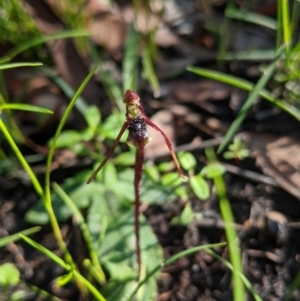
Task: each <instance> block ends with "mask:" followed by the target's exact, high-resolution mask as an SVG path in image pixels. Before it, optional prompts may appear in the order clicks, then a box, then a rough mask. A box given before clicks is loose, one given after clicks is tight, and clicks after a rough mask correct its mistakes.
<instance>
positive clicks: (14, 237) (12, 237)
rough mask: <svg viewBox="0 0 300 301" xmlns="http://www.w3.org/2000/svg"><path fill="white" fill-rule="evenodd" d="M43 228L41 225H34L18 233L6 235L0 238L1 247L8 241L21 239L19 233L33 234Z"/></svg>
mask: <svg viewBox="0 0 300 301" xmlns="http://www.w3.org/2000/svg"><path fill="white" fill-rule="evenodd" d="M41 229H42V228H41V227H39V226H38V227H33V228H29V229H26V230H23V231H21V232H18V233H16V234H12V235H9V236H4V237H1V238H0V248H1V247H4V246H6V245H7V244H8V243H10V242H14V241H17V240H19V239H20V235H19V234H23V235H31V234H33V233H36V232H39V231H40V230H41Z"/></svg>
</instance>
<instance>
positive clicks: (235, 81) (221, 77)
mask: <svg viewBox="0 0 300 301" xmlns="http://www.w3.org/2000/svg"><path fill="white" fill-rule="evenodd" d="M187 70H188V71H190V72H193V73H195V74H198V75H200V76H204V77H206V78H210V79H213V80H217V81H220V82H223V83H225V84H229V85H232V86H235V87H238V88H241V89H243V90H246V91H252V90H253V88H254V84H253V83H251V82H249V81H247V80H244V79H242V78H239V77H236V76H232V75H230V74H226V73H222V72H218V71H214V70H208V69H205V68H198V67H192V66H190V67H188V68H187ZM259 96H261V97H262V98H263V99H265V100H267V101H269V102H270V103H271V104H273V105H275V106H276V107H278V108H280V109H281V110H283V111H284V112H286V113H288V114H290V115H291V116H293V117H294V118H295V119H296V120H298V121H300V111H299V109H298V108H296V107H294V106H292V105H290V104H288V103H286V102H285V101H284V100H281V99H276V98H274V97H273V96H272V94H271V93H270V92H269V91H267V90H265V89H262V90H260V91H259Z"/></svg>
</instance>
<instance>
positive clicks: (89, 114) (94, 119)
mask: <svg viewBox="0 0 300 301" xmlns="http://www.w3.org/2000/svg"><path fill="white" fill-rule="evenodd" d="M84 118H85V120H86V121H87V123H88V126H89V127H90V128H92V129H94V128H96V127H97V126H98V125H99V123H100V120H101V115H100V111H99V109H98V108H97V107H96V106H94V105H93V106H89V107H88V108H87V110H86V112H85V114H84Z"/></svg>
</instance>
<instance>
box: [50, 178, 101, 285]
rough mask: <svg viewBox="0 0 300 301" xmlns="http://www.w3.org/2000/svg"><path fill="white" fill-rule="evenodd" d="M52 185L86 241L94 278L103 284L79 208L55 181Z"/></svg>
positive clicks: (96, 258) (87, 229) (95, 255)
mask: <svg viewBox="0 0 300 301" xmlns="http://www.w3.org/2000/svg"><path fill="white" fill-rule="evenodd" d="M52 186H53V189H54V190H55V192H56V193H57V194H58V195H59V196H60V198H61V199H62V200H63V201H64V202H65V204H66V205H67V207H68V208H69V209H70V210H71V212H72V213H73V215H74V218H75V220H76V222H77V224H78V225H79V227H80V230H81V233H82V236H83V238H84V241H85V243H86V246H87V249H88V250H89V253H90V258H91V261H92V269H93V271H94V275H95V276H96V279H97V280H98V281H99V283H100V284H103V283H104V282H105V281H106V280H105V274H104V272H103V270H102V267H101V265H100V262H99V260H98V256H97V254H96V252H95V251H94V248H93V244H92V237H91V233H90V231H89V228H88V226H87V224H86V222H85V220H84V218H83V216H82V214H81V212H80V210H79V209H78V208H77V207H76V205H75V204H74V203H73V201H72V200H71V199H70V197H69V196H68V195H67V194H66V193H65V192H64V191H63V189H62V188H61V187H60V186H59V185H58V184H57V183H53V184H52Z"/></svg>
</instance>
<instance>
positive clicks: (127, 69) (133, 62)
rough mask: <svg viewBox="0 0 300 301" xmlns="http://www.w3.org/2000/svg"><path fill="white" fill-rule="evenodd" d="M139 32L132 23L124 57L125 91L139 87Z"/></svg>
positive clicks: (123, 75)
mask: <svg viewBox="0 0 300 301" xmlns="http://www.w3.org/2000/svg"><path fill="white" fill-rule="evenodd" d="M138 58H139V56H138V33H137V32H136V30H135V28H134V24H133V23H132V24H131V26H130V30H129V35H128V38H127V41H126V46H125V53H124V59H123V66H122V67H123V68H122V70H123V74H122V77H123V92H125V91H126V90H127V89H134V90H136V89H137V82H138V70H139V67H138Z"/></svg>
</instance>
